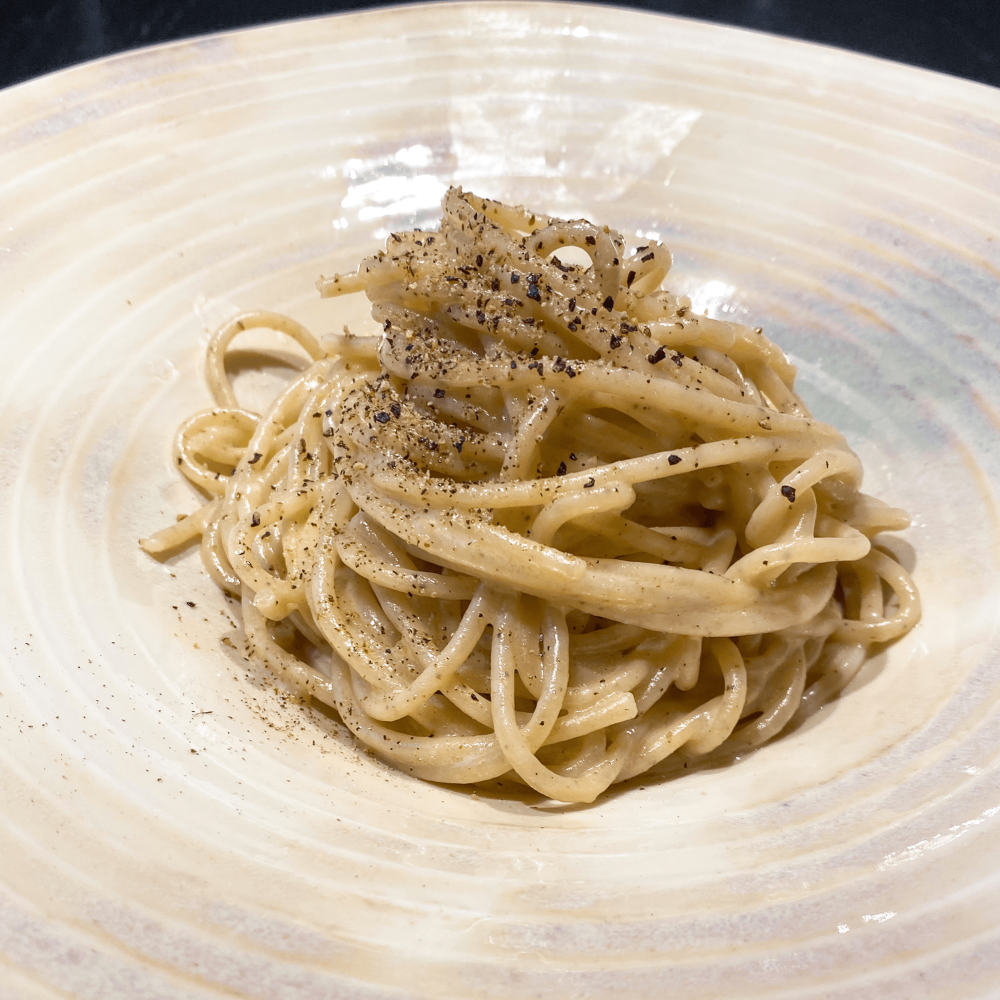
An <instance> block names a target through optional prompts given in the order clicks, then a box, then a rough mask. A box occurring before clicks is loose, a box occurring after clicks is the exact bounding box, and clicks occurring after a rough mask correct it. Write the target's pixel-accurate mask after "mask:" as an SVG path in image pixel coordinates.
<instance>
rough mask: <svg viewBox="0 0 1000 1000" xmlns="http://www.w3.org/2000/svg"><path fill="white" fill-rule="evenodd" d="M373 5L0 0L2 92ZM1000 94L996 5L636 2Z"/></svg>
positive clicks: (955, 0)
mask: <svg viewBox="0 0 1000 1000" xmlns="http://www.w3.org/2000/svg"><path fill="white" fill-rule="evenodd" d="M384 5H387V4H381V3H378V2H377V0H368V2H362V3H351V2H345V0H340V2H338V0H0V86H7V85H9V84H13V83H18V82H20V81H22V80H26V79H30V78H31V77H33V76H37V75H39V74H41V73H47V72H50V71H52V70H56V69H60V68H62V67H63V66H69V65H72V64H73V63H75V62H81V61H83V60H85V59H95V58H97V57H99V56H103V55H109V54H110V53H113V52H121V51H123V50H124V49H131V48H135V47H137V46H141V45H152V44H154V43H156V42H165V41H170V40H172V39H175V38H185V37H187V36H190V35H200V34H205V33H206V32H211V31H225V30H228V29H232V28H241V27H247V26H250V25H257V24H263V23H267V22H270V21H278V20H284V19H287V18H294V17H306V16H310V15H315V14H328V13H336V12H339V11H345V10H356V9H359V8H364V7H374V6H384ZM619 6H630V7H638V8H641V9H644V10H652V11H661V12H663V13H668V14H680V15H682V16H685V17H695V18H701V19H703V20H707V21H717V22H720V23H724V24H734V25H740V26H742V27H747V28H755V29H757V30H760V31H769V32H773V33H775V34H779V35H789V36H791V37H794V38H804V39H808V40H810V41H814V42H823V43H825V44H828V45H838V46H841V47H843V48H847V49H854V50H855V51H858V52H866V53H869V54H871V55H876V56H882V57H884V58H887V59H895V60H898V61H900V62H906V63H913V64H915V65H917V66H924V67H927V68H928V69H934V70H939V71H941V72H944V73H951V74H954V75H955V76H962V77H966V78H968V79H970V80H978V81H980V82H982V83H988V84H992V85H993V86H1000V0H631V2H627V3H621V4H619Z"/></svg>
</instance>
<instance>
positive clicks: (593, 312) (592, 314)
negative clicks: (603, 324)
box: [590, 306, 597, 316]
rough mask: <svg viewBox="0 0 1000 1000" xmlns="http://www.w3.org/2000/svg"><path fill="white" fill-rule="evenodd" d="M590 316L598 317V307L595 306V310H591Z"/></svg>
mask: <svg viewBox="0 0 1000 1000" xmlns="http://www.w3.org/2000/svg"><path fill="white" fill-rule="evenodd" d="M590 315H591V316H596V315H597V306H594V308H593V309H591V310H590Z"/></svg>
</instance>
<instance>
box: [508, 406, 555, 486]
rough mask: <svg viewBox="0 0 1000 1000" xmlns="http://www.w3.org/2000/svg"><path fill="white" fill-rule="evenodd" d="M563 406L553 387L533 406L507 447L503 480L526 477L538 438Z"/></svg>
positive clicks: (535, 450)
mask: <svg viewBox="0 0 1000 1000" xmlns="http://www.w3.org/2000/svg"><path fill="white" fill-rule="evenodd" d="M561 410H562V405H561V404H560V401H559V396H558V394H557V393H556V392H555V391H553V390H549V391H548V392H546V393H543V394H542V395H541V396H540V397H539V398H538V399H537V400H536V401H535V404H534V406H532V407H530V408H529V410H528V413H527V414H526V415H525V417H524V418H523V419H522V420H520V421H519V423H518V425H517V430H516V432H515V434H514V435H513V437H512V439H511V441H510V444H509V445H508V447H507V453H506V454H505V455H504V458H503V465H502V466H501V469H500V479H501V481H504V482H507V481H510V480H518V479H523V478H525V477H526V476H527V475H528V473H529V471H530V469H531V466H532V465H533V463H534V461H535V456H536V455H537V453H538V440H540V438H541V436H542V435H544V434H545V432H546V431H547V430H548V429H549V427H550V426H551V425H552V422H553V421H554V420H555V419H556V417H557V416H559V413H560V412H561Z"/></svg>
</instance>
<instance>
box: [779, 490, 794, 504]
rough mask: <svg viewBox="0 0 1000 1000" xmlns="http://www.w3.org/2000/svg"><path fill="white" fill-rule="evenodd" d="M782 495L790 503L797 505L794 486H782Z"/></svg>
mask: <svg viewBox="0 0 1000 1000" xmlns="http://www.w3.org/2000/svg"><path fill="white" fill-rule="evenodd" d="M781 495H782V496H783V497H784V498H785V499H786V500H787V501H788V502H789V503H795V487H794V486H782V487H781Z"/></svg>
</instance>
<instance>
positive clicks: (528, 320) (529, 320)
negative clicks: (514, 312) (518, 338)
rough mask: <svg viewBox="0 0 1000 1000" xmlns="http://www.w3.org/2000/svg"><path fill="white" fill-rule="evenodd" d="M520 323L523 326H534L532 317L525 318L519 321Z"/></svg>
mask: <svg viewBox="0 0 1000 1000" xmlns="http://www.w3.org/2000/svg"><path fill="white" fill-rule="evenodd" d="M521 322H522V323H523V324H524V325H525V326H534V325H535V317H534V316H525V318H524V319H523V320H521Z"/></svg>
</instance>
